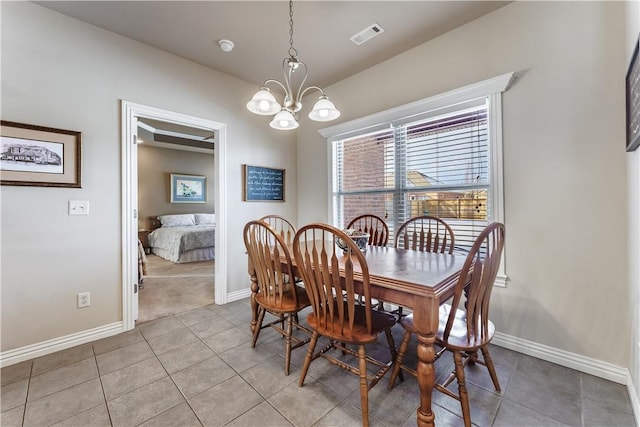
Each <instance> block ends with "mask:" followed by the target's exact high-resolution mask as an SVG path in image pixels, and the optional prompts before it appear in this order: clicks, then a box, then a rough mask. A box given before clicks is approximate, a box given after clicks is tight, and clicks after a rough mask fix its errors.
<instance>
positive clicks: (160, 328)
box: [136, 316, 185, 339]
mask: <svg viewBox="0 0 640 427" xmlns="http://www.w3.org/2000/svg"><path fill="white" fill-rule="evenodd" d="M184 327H185V326H184V324H183V323H182V322H181V321H180V320H179V319H178V318H176V317H175V316H167V317H161V318H160V319H156V320H152V321H150V322H145V323H141V324H140V325H138V326H136V328H137V329H138V330H139V331H140V332H142V335H144V337H145V338H146V339H149V338H153V337H157V336H160V335H164V334H167V333H169V332H171V331H173V330H175V329H180V328H184Z"/></svg>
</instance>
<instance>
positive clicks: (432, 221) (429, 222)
mask: <svg viewBox="0 0 640 427" xmlns="http://www.w3.org/2000/svg"><path fill="white" fill-rule="evenodd" d="M454 244H455V236H454V234H453V230H452V229H451V227H450V226H449V224H447V223H446V222H444V221H443V220H442V219H440V218H438V217H435V216H429V215H423V216H417V217H414V218H411V219H408V220H407V221H405V222H404V223H403V224H402V225H401V226H400V227H399V228H398V232H397V233H396V236H395V242H394V246H395V247H396V248H401V249H412V250H418V251H423V252H440V253H449V254H451V253H453V247H454ZM393 312H394V313H396V314H397V315H398V320H400V319H401V318H402V317H403V316H404V313H403V312H402V307H398V309H397V310H394V311H393Z"/></svg>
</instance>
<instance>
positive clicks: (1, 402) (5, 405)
mask: <svg viewBox="0 0 640 427" xmlns="http://www.w3.org/2000/svg"><path fill="white" fill-rule="evenodd" d="M28 387H29V380H28V379H26V380H22V381H18V382H17V383H11V384H9V385H5V386H2V391H1V392H0V396H1V397H0V406H1V407H2V412H4V411H7V410H9V409H12V408H15V407H16V406H20V405H24V404H25V403H26V401H27V388H28Z"/></svg>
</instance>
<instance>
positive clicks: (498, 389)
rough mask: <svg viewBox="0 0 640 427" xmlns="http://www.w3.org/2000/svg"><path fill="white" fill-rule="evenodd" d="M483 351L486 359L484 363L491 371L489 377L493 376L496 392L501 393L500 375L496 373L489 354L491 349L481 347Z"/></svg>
mask: <svg viewBox="0 0 640 427" xmlns="http://www.w3.org/2000/svg"><path fill="white" fill-rule="evenodd" d="M480 350H482V356H483V357H484V363H485V365H487V369H488V370H489V375H491V381H493V386H494V387H495V388H496V391H497V392H498V393H500V382H498V374H497V373H496V368H495V366H493V359H491V355H490V354H489V348H488V347H487V346H484V347H480Z"/></svg>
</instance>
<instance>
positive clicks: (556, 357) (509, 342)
mask: <svg viewBox="0 0 640 427" xmlns="http://www.w3.org/2000/svg"><path fill="white" fill-rule="evenodd" d="M491 343H492V344H495V345H497V346H500V347H504V348H508V349H509V350H513V351H517V352H518V353H523V354H526V355H528V356H533V357H536V358H538V359H542V360H546V361H547V362H552V363H555V364H557V365H561V366H565V367H567V368H571V369H575V370H576V371H580V372H584V373H586V374H590V375H594V376H596V377H600V378H604V379H606V380H609V381H613V382H616V383H618V384H623V385H627V386H628V385H629V384H628V383H629V378H630V374H629V370H628V369H627V368H622V367H620V366H616V365H613V364H611V363H607V362H603V361H601V360H597V359H592V358H590V357H586V356H583V355H580V354H576V353H571V352H568V351H564V350H560V349H557V348H553V347H549V346H546V345H544V344H539V343H536V342H533V341H528V340H525V339H522V338H517V337H514V336H511V335H507V334H503V333H500V332H496V334H495V335H494V336H493V340H492V341H491Z"/></svg>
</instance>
